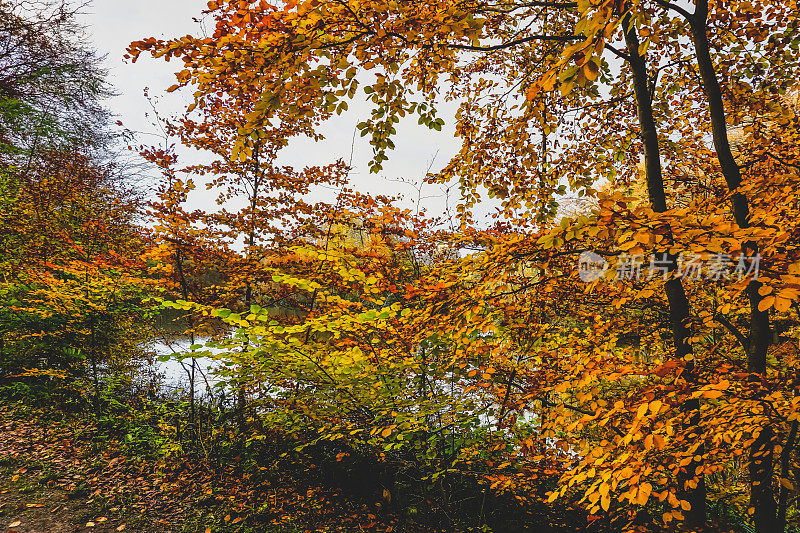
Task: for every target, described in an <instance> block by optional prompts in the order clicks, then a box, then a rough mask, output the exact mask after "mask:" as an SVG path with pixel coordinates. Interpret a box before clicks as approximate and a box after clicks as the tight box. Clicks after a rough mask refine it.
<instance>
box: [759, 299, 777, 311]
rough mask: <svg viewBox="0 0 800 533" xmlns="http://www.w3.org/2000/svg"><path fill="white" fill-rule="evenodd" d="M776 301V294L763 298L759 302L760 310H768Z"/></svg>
mask: <svg viewBox="0 0 800 533" xmlns="http://www.w3.org/2000/svg"><path fill="white" fill-rule="evenodd" d="M774 303H775V297H774V296H767V297H766V298H764V299H763V300H761V301H760V302H759V303H758V310H759V311H766V310H767V309H769V308H770V307H772V305H773V304H774Z"/></svg>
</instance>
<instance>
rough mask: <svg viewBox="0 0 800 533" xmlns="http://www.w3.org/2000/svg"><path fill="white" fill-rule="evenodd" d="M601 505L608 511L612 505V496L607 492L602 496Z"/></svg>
mask: <svg viewBox="0 0 800 533" xmlns="http://www.w3.org/2000/svg"><path fill="white" fill-rule="evenodd" d="M600 507H602V508H603V510H604V511H608V508H609V507H611V496H609V495H608V494H606V495H605V496H603V497H602V498H600Z"/></svg>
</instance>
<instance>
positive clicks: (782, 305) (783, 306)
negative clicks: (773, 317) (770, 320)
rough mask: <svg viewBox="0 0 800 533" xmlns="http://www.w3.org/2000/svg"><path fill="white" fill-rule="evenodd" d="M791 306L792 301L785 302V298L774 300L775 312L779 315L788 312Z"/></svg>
mask: <svg viewBox="0 0 800 533" xmlns="http://www.w3.org/2000/svg"><path fill="white" fill-rule="evenodd" d="M791 306H792V301H791V300H787V299H786V298H781V297H780V296H778V297H776V298H775V310H776V311H778V312H781V313H785V312H786V311H788V310H789V308H790V307H791Z"/></svg>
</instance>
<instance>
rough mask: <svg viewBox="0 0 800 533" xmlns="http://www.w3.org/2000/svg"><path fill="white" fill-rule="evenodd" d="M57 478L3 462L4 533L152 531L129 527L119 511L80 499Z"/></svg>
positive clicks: (0, 515) (0, 505)
mask: <svg viewBox="0 0 800 533" xmlns="http://www.w3.org/2000/svg"><path fill="white" fill-rule="evenodd" d="M57 475H58V474H55V473H53V472H52V471H50V470H48V469H45V468H36V467H35V466H34V468H30V467H25V466H23V465H21V464H20V463H18V462H17V461H15V460H11V459H4V460H3V464H2V468H0V478H1V479H0V526H1V528H2V529H0V530H2V531H5V532H12V531H14V532H18V533H75V532H88V531H94V532H98V533H100V532H102V533H105V532H111V531H141V532H142V533H144V531H150V529H147V530H145V529H141V528H140V527H137V526H135V525H134V526H129V525H128V524H127V520H126V519H125V517H124V516H123V515H122V513H121V512H120V508H119V507H117V508H114V507H110V508H104V505H103V503H102V502H101V501H98V500H97V499H95V498H88V499H87V498H85V497H80V491H73V492H69V491H66V490H64V489H62V488H59V487H57V486H56V483H55V481H56V479H57V478H56V476H57Z"/></svg>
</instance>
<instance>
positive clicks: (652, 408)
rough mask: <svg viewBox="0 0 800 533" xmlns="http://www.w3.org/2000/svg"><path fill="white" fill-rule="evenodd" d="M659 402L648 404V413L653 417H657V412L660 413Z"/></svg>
mask: <svg viewBox="0 0 800 533" xmlns="http://www.w3.org/2000/svg"><path fill="white" fill-rule="evenodd" d="M661 405H662V403H661V400H655V401H652V402H650V412H651V413H653V414H654V415H657V414H658V412H659V411H661Z"/></svg>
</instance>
